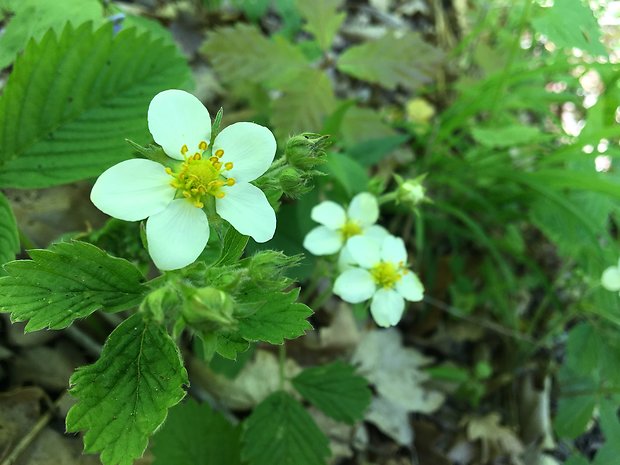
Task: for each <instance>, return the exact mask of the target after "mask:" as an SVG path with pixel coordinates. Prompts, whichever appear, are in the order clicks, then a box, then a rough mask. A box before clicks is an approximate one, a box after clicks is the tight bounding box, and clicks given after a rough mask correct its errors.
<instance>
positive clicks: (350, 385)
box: [293, 362, 371, 424]
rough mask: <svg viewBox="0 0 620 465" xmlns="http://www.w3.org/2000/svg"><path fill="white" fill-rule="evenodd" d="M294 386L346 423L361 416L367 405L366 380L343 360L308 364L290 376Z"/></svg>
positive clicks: (306, 397)
mask: <svg viewBox="0 0 620 465" xmlns="http://www.w3.org/2000/svg"><path fill="white" fill-rule="evenodd" d="M293 386H295V389H297V391H299V393H300V394H301V395H302V396H303V397H304V398H305V399H307V400H308V401H310V402H311V403H312V404H313V405H314V406H315V407H317V408H318V409H320V410H322V411H323V412H324V413H325V414H326V415H329V416H330V417H332V418H334V419H336V420H340V421H344V422H345V423H350V424H352V423H355V422H356V421H359V420H361V419H362V418H363V417H364V411H365V410H366V409H367V408H368V406H369V405H370V398H371V392H370V389H369V388H368V382H367V381H366V380H365V379H364V378H362V377H361V376H358V375H356V374H355V369H354V368H353V367H352V366H351V365H348V364H346V363H342V362H335V363H331V364H329V365H322V366H317V367H312V368H307V369H305V370H304V371H302V372H301V373H300V374H299V375H297V376H296V377H295V378H293Z"/></svg>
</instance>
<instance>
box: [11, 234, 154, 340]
mask: <svg viewBox="0 0 620 465" xmlns="http://www.w3.org/2000/svg"><path fill="white" fill-rule="evenodd" d="M28 253H29V255H30V257H31V258H32V260H17V261H13V262H10V263H7V264H6V265H5V266H4V268H5V270H6V272H7V274H8V276H4V277H2V278H0V312H10V313H11V320H12V321H28V324H27V325H26V328H25V331H27V332H28V331H36V330H39V329H43V328H50V329H62V328H66V327H67V326H69V325H71V323H73V321H74V320H77V319H78V318H84V317H86V316H88V315H90V314H91V313H93V312H94V311H96V310H100V309H102V310H105V311H108V312H117V311H120V310H125V309H128V308H131V307H133V306H136V305H138V304H139V303H140V301H141V299H142V297H143V295H144V293H145V288H144V286H143V285H142V281H143V279H144V278H143V276H142V274H141V273H140V271H139V270H138V269H137V268H136V267H135V266H134V265H132V264H131V263H130V262H128V261H127V260H123V259H121V258H115V257H112V256H110V255H108V254H107V253H105V252H104V251H103V250H101V249H98V248H97V247H95V246H94V245H91V244H88V243H86V242H78V241H74V242H60V243H58V244H54V245H52V246H51V247H50V248H49V249H48V250H40V249H35V250H30V251H29V252H28Z"/></svg>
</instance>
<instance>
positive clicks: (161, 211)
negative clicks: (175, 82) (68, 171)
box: [90, 89, 276, 270]
mask: <svg viewBox="0 0 620 465" xmlns="http://www.w3.org/2000/svg"><path fill="white" fill-rule="evenodd" d="M148 126H149V131H150V132H151V134H152V136H153V139H154V140H155V142H156V143H157V144H159V145H160V146H161V147H162V149H163V150H164V152H165V153H166V154H167V155H168V156H169V157H171V160H170V162H171V163H170V165H171V166H170V167H164V166H163V165H161V164H159V163H157V162H154V161H151V160H144V159H133V160H126V161H123V162H121V163H119V164H117V165H114V166H112V167H111V168H109V169H108V170H106V171H105V172H104V173H103V174H102V175H101V176H99V178H98V179H97V182H95V185H94V187H93V190H92V192H91V195H90V198H91V200H92V202H93V203H94V204H95V205H96V206H97V208H99V209H100V210H101V211H103V212H104V213H107V214H108V215H110V216H113V217H115V218H119V219H121V220H126V221H138V220H143V219H145V218H148V220H147V222H146V237H147V241H148V247H149V253H150V255H151V258H152V259H153V261H154V262H155V265H156V266H157V267H158V268H159V269H161V270H174V269H178V268H183V267H184V266H187V265H189V264H191V263H193V262H194V261H195V260H196V259H197V258H198V256H199V255H200V253H201V252H202V251H203V249H204V248H205V246H206V245H207V241H208V240H209V222H208V220H207V215H206V213H205V212H204V210H203V208H204V206H205V203H207V202H212V201H214V202H215V209H216V211H217V213H218V214H219V215H220V216H221V217H222V218H224V219H225V220H226V221H228V222H229V223H230V224H231V225H232V226H233V227H234V228H235V229H236V230H237V231H239V232H240V233H241V234H246V235H249V236H251V237H252V238H253V239H254V240H255V241H257V242H266V241H268V240H269V239H271V238H272V237H273V234H274V232H275V228H276V215H275V212H274V211H273V208H271V206H270V205H269V202H268V201H267V198H266V197H265V194H264V193H263V192H262V191H261V190H260V189H259V188H258V187H256V186H254V185H253V184H250V181H253V180H255V179H256V178H258V177H259V176H260V175H261V174H263V173H264V172H265V171H267V169H268V168H269V166H270V165H271V163H272V161H273V158H274V156H275V153H276V140H275V138H274V136H273V134H272V133H271V131H270V130H269V129H267V128H265V127H263V126H259V125H258V124H254V123H245V122H244V123H235V124H232V125H230V126H228V127H227V128H225V129H224V130H222V132H220V133H219V134H218V136H217V137H216V138H215V141H214V142H213V147H209V140H210V137H211V118H210V116H209V111H208V110H207V109H206V108H205V107H204V105H203V104H202V103H201V102H200V101H199V100H198V99H197V98H196V97H194V96H193V95H191V94H188V93H187V92H184V91H182V90H176V89H171V90H165V91H163V92H160V93H159V94H157V95H156V96H155V97H154V98H153V100H152V101H151V104H150V105H149V110H148ZM176 160H179V161H176Z"/></svg>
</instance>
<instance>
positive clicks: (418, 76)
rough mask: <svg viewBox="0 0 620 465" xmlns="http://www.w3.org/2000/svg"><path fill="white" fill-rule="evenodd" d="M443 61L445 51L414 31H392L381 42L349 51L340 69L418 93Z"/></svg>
mask: <svg viewBox="0 0 620 465" xmlns="http://www.w3.org/2000/svg"><path fill="white" fill-rule="evenodd" d="M441 61H442V54H441V52H440V51H439V50H438V49H436V48H435V47H433V46H431V45H429V44H427V43H426V42H424V41H423V40H422V39H420V36H419V35H418V34H416V33H414V32H406V33H397V32H390V33H388V34H386V35H385V36H383V37H381V38H380V39H378V40H373V41H370V42H367V43H365V44H362V45H357V46H354V47H351V48H349V49H348V50H346V51H345V52H344V53H343V54H342V55H341V56H340V59H339V60H338V69H340V71H342V72H343V73H347V74H350V75H351V76H353V77H356V78H358V79H361V80H363V81H368V82H372V83H374V84H378V85H380V86H383V87H385V88H386V89H392V90H393V89H395V88H396V86H398V85H400V86H403V87H404V88H406V89H409V90H415V89H417V88H418V87H420V86H421V85H422V84H425V83H427V82H429V81H430V80H431V79H432V77H433V74H434V73H435V71H436V70H437V68H438V67H439V65H440V63H441Z"/></svg>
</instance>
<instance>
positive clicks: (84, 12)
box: [0, 0, 103, 68]
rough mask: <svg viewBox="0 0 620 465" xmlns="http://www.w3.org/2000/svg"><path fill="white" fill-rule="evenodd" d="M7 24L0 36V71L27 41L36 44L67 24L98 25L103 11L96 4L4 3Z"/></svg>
mask: <svg viewBox="0 0 620 465" xmlns="http://www.w3.org/2000/svg"><path fill="white" fill-rule="evenodd" d="M6 3H7V4H6V5H1V6H3V7H6V8H7V9H8V11H10V13H11V15H12V16H11V17H10V20H9V22H8V24H7V26H6V28H5V29H4V31H3V33H2V35H1V36H0V68H4V67H6V66H7V65H9V64H10V63H11V62H12V61H13V60H14V59H15V57H16V56H17V54H18V53H19V52H21V51H22V50H23V49H24V47H26V44H27V43H28V41H29V40H31V39H35V40H39V39H40V38H41V37H42V36H43V34H45V32H47V31H48V30H49V29H53V30H55V31H56V32H60V31H61V30H62V28H63V27H64V25H65V24H66V23H67V22H71V23H72V24H73V25H74V26H79V25H80V24H81V23H83V22H86V21H95V22H101V21H102V20H103V9H102V7H101V3H100V2H98V1H97V0H55V1H53V2H45V1H44V2H42V1H41V0H12V1H9V2H6Z"/></svg>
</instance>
